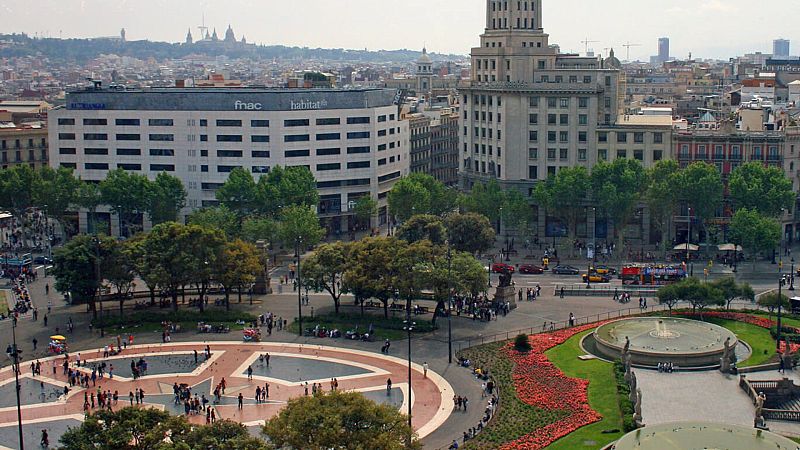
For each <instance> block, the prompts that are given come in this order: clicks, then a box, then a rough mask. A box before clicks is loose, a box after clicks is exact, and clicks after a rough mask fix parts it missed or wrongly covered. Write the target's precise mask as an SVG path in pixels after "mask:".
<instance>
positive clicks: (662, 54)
mask: <svg viewBox="0 0 800 450" xmlns="http://www.w3.org/2000/svg"><path fill="white" fill-rule="evenodd" d="M667 61H669V38H668V37H662V38H658V62H660V63H663V62H667Z"/></svg>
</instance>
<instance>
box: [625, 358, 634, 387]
mask: <svg viewBox="0 0 800 450" xmlns="http://www.w3.org/2000/svg"><path fill="white" fill-rule="evenodd" d="M623 363H624V364H625V382H626V383H628V384H631V374H632V373H633V372H631V357H630V355H627V356H626V357H625V359H624V360H623Z"/></svg>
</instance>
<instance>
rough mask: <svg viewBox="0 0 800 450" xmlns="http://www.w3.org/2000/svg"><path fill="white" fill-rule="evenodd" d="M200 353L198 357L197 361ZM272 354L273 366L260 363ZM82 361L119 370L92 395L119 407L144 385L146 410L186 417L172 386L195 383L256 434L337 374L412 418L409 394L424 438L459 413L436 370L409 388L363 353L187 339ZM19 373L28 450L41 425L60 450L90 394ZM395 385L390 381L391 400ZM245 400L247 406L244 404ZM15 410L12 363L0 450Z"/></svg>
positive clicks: (382, 360) (1, 398)
mask: <svg viewBox="0 0 800 450" xmlns="http://www.w3.org/2000/svg"><path fill="white" fill-rule="evenodd" d="M206 345H209V346H210V349H211V354H212V356H211V358H209V359H208V360H206V358H205V355H204V350H205V347H206ZM195 350H196V351H197V352H198V353H199V357H198V363H197V364H195V362H194V360H195V358H194V351H195ZM267 353H268V354H269V355H270V358H269V367H267V364H266V362H265V360H264V358H263V357H262V356H263V355H266V354H267ZM140 359H144V360H145V361H146V362H147V366H148V370H147V373H146V375H144V376H142V377H139V378H137V379H136V380H134V379H133V376H132V375H133V374H132V371H131V367H130V365H131V362H132V361H134V362H138V361H139V360H140ZM53 360H56V361H57V363H58V364H59V365H60V363H61V362H62V361H63V357H54V358H50V359H43V360H40V361H41V362H42V367H44V368H47V367H51V366H52V364H53V363H52V361H53ZM81 360H82V362H84V361H85V362H86V367H83V364H82V367H81V368H80V370H81V371H84V372H85V373H91V371H92V368H93V367H94V366H95V365H96V364H100V363H102V362H105V363H106V366H107V368H109V367H110V365H112V364H113V366H114V378H113V379H110V378H108V376H106V377H105V378H103V379H97V381H96V386H92V387H90V390H89V392H90V393H91V392H96V391H97V390H98V389H100V390H102V391H108V390H110V391H111V392H115V391H117V392H119V403H118V405H116V406H115V409H116V408H122V407H125V406H128V405H129V399H128V393H129V392H133V391H135V390H136V389H142V390H143V391H144V392H145V398H144V405H143V406H142V407H153V408H159V409H162V410H165V411H168V412H169V413H171V414H175V415H178V414H183V413H184V406H183V404H182V403H179V404H176V403H175V401H174V395H173V385H174V383H178V384H179V385H180V384H182V385H185V386H187V387H189V388H190V389H191V392H192V395H193V396H194V395H197V396H198V397H201V396H203V395H205V397H206V398H207V399H208V400H209V402H210V403H209V405H210V406H212V407H213V408H214V410H215V413H216V416H217V417H218V418H222V419H231V420H235V421H237V422H240V423H242V424H244V425H246V426H248V427H251V429H254V430H255V428H252V427H256V426H258V425H261V424H263V423H264V420H265V419H267V418H270V417H272V416H273V415H275V414H277V413H278V411H280V409H281V408H282V407H283V406H284V405H285V404H286V402H287V401H288V400H289V399H291V398H295V397H300V396H303V395H305V390H306V386H308V391H309V393H310V392H311V385H312V384H313V383H318V384H321V385H322V388H323V389H324V390H325V391H328V390H330V386H331V379H332V378H336V380H337V381H338V386H339V387H338V388H339V390H342V391H358V392H362V393H363V394H364V395H365V396H367V398H370V399H372V400H374V401H376V402H380V403H385V404H389V405H392V406H394V407H396V408H398V409H399V410H401V411H402V412H407V409H408V403H407V402H408V401H409V396H410V397H411V402H412V411H413V417H412V426H413V427H414V428H415V429H416V430H417V433H418V434H419V436H420V438H422V437H425V436H427V435H428V434H430V433H432V432H433V431H434V430H436V429H437V428H438V427H439V426H441V425H442V424H443V423H444V422H445V421H446V420H447V418H448V416H449V415H450V413H451V411H452V397H453V390H452V388H451V387H450V385H449V384H448V383H447V381H445V380H444V379H443V378H442V377H441V376H439V375H438V374H436V373H435V372H433V371H431V370H429V371H428V376H427V378H424V377H423V374H422V367H421V366H419V365H416V364H414V365H412V368H413V370H412V372H413V375H412V382H411V386H410V387H409V384H408V366H407V362H406V361H405V360H403V359H399V358H394V357H391V356H386V355H382V354H378V353H372V352H365V351H359V350H350V349H343V348H337V347H326V346H318V345H302V344H280V343H242V342H215V343H204V342H189V343H171V344H152V345H137V346H130V347H128V348H127V349H125V350H124V351H123V353H122V354H121V355H119V356H116V357H111V358H102V351H100V352H81ZM71 362H72V361H71ZM21 367H22V369H23V374H22V377H21V378H20V384H21V385H22V389H21V392H22V396H21V398H22V404H23V406H22V416H23V431H24V434H25V435H26V436H25V439H26V442H25V443H26V448H27V447H31V448H33V447H34V446H38V443H39V436H40V434H41V430H42V429H47V430H48V433H49V434H50V442H51V445H53V444H55V443H57V442H58V438H59V436H60V435H61V434H62V433H63V432H64V430H66V429H67V427H68V426H74V425H75V424H76V423H77V422H78V421H80V420H82V414H83V399H84V391H85V389H83V388H81V387H73V388H71V389H70V392H69V394H68V395H67V396H66V397H65V396H64V395H63V389H64V386H65V385H66V384H67V380H66V377H65V376H64V375H62V370H60V368H59V370H58V371H57V373H56V374H55V375H53V374H52V373H50V372H46V371H44V370H43V373H45V375H46V376H45V377H36V378H34V377H32V376H31V374H30V373H27V371H29V370H30V369H28V368H27V367H26V365H25V363H24V362H23V364H21ZM59 367H60V366H59ZM248 367H251V368H252V378H248V376H247V369H248ZM26 369H27V371H26ZM223 379H224V380H225V384H226V389H225V394H223V395H222V396H221V399H220V401H219V403H216V404H214V403H211V402H213V400H214V395H213V391H214V387H215V386H217V385H218V384H220V383H221V382H222V380H223ZM387 379H391V380H392V389H391V391H390V392H389V393H388V395H387V391H386V382H387ZM41 383H44V384H43V385H42V384H41ZM265 384H268V385H269V398H268V401H267V402H256V400H255V389H256V387H257V386H260V387H262V388H263V387H264V385H265ZM90 386H91V383H90ZM42 394H44V395H42ZM240 394H241V395H242V399H243V402H242V403H243V406H242V409H239V406H238V403H239V400H238V397H239V395H240ZM43 400H44V402H43ZM15 406H16V398H15V396H14V374H13V372H12V370H11V368H10V367H7V368H5V369H2V370H0V442H1V443H2V444H0V449H4V448H18V447H17V444H16V442H17V438H16V433H17V428H16V420H17V417H16V408H15ZM189 420H190V421H191V422H194V423H205V415H196V416H190V417H189ZM28 434H30V436H28ZM4 445H5V446H9V447H4Z"/></svg>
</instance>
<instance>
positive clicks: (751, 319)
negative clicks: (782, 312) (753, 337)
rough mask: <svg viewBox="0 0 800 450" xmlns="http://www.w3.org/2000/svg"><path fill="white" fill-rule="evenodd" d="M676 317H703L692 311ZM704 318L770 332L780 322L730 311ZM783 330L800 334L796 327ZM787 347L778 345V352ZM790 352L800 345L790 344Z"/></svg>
mask: <svg viewBox="0 0 800 450" xmlns="http://www.w3.org/2000/svg"><path fill="white" fill-rule="evenodd" d="M675 315H679V316H683V317H687V318H690V319H700V318H701V315H700V314H699V313H692V312H690V311H678V312H675ZM702 317H704V318H713V319H722V320H734V321H736V322H743V323H749V324H750V325H755V326H757V327H761V328H766V329H768V330H771V329H773V328H774V327H777V326H778V322H777V321H774V320H770V319H768V318H766V317H761V316H756V315H753V314H747V313H740V312H728V311H706V312H704V313H703V314H702ZM781 329H783V330H788V331H791V332H793V333H794V334H800V329H798V328H796V327H789V326H786V325H783V326H781ZM785 347H786V345H785V344H784V342H783V341H781V342H780V343H779V344H778V351H780V352H783V351H784V348H785ZM789 351H790V352H792V353H797V352H798V351H800V344H799V343H794V342H792V343H790V344H789Z"/></svg>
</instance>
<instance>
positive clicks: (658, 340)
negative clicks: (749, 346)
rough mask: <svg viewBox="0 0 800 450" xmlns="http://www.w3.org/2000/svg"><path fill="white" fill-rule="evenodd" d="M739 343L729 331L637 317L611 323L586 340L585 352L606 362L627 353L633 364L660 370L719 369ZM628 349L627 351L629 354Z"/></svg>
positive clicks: (688, 322)
mask: <svg viewBox="0 0 800 450" xmlns="http://www.w3.org/2000/svg"><path fill="white" fill-rule="evenodd" d="M726 340H728V345H729V346H730V347H735V346H736V345H737V343H738V340H737V338H736V335H734V334H733V333H732V332H730V331H729V330H727V329H725V328H723V327H720V326H717V325H714V324H710V323H705V322H700V321H696V320H689V319H676V318H662V317H637V318H632V319H623V320H618V321H615V322H609V323H607V324H605V325H603V326H601V327H599V328H598V329H597V330H595V332H594V333H593V334H591V335H589V336H587V337H586V338H585V339H584V342H583V345H584V349H585V350H587V351H588V352H590V353H593V354H595V355H597V356H599V357H601V358H603V359H608V360H615V359H619V358H620V357H621V356H622V355H623V353H626V352H627V354H628V355H629V356H630V359H631V364H633V365H635V366H640V367H656V366H657V365H658V364H659V363H672V364H673V365H675V366H678V367H680V368H715V367H719V365H720V359H721V357H722V355H723V353H724V352H725V341H726ZM626 348H627V351H626Z"/></svg>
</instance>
